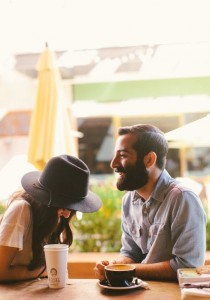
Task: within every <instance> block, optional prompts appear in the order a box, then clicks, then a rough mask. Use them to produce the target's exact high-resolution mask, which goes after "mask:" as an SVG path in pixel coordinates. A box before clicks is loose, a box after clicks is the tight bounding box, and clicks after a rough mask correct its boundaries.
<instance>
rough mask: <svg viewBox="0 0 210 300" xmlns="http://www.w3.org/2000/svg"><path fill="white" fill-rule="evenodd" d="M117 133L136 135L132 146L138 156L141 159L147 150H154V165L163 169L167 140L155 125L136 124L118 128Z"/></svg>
mask: <svg viewBox="0 0 210 300" xmlns="http://www.w3.org/2000/svg"><path fill="white" fill-rule="evenodd" d="M118 134H119V135H125V134H134V135H136V137H137V140H136V143H135V144H134V145H133V148H134V149H135V150H136V152H137V154H138V158H139V159H140V160H142V159H143V158H144V156H145V155H146V154H148V153H149V152H155V153H156V155H157V161H156V165H157V167H158V168H159V169H161V170H163V169H164V168H165V164H166V156H167V153H168V142H167V140H166V139H165V137H164V133H163V132H162V131H161V130H160V129H159V128H157V127H155V126H153V125H150V124H138V125H133V126H127V127H120V128H119V129H118Z"/></svg>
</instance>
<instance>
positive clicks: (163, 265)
mask: <svg viewBox="0 0 210 300" xmlns="http://www.w3.org/2000/svg"><path fill="white" fill-rule="evenodd" d="M114 263H124V264H134V265H135V266H136V276H137V277H139V278H140V279H147V280H148V279H150V280H169V281H170V280H173V281H175V280H177V274H176V272H174V270H173V269H172V268H171V266H170V262H169V261H163V262H158V263H154V264H141V263H138V264H136V263H135V262H134V261H133V260H132V259H131V258H129V257H126V256H118V257H117V258H116V260H115V261H114Z"/></svg>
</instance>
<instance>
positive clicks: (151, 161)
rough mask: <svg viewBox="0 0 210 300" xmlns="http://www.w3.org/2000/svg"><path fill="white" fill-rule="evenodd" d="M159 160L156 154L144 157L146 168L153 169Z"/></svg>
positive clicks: (148, 154) (151, 153) (152, 153)
mask: <svg viewBox="0 0 210 300" xmlns="http://www.w3.org/2000/svg"><path fill="white" fill-rule="evenodd" d="M156 160H157V155H156V153H155V152H152V151H151V152H149V153H147V154H146V155H145V157H144V165H145V167H146V168H149V167H151V166H152V165H154V164H155V163H156Z"/></svg>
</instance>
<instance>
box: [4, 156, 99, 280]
mask: <svg viewBox="0 0 210 300" xmlns="http://www.w3.org/2000/svg"><path fill="white" fill-rule="evenodd" d="M89 175H90V171H89V169H88V167H87V165H86V164H85V163H84V162H83V161H82V160H80V159H78V158H76V157H73V156H68V155H60V156H56V157H53V158H52V159H50V160H49V161H48V163H47V165H46V166H45V168H44V170H43V172H41V173H40V172H38V171H34V172H29V173H27V174H25V175H24V176H23V178H22V180H21V184H22V187H23V190H22V191H18V192H16V193H14V194H13V195H12V197H11V199H10V203H9V206H8V208H7V210H6V212H5V213H4V215H3V218H2V220H1V223H0V265H1V268H0V281H16V280H26V279H32V278H37V277H40V276H46V275H47V274H46V270H45V258H44V251H43V246H44V245H45V244H54V243H64V244H68V245H69V246H70V245H71V244H72V240H73V236H72V231H71V228H70V225H69V222H70V220H71V218H72V217H73V216H74V215H75V214H76V211H80V212H84V213H85V212H94V211H97V210H98V209H99V208H100V207H101V204H102V203H101V200H100V199H99V197H98V196H97V195H96V194H94V193H93V192H91V191H88V184H89Z"/></svg>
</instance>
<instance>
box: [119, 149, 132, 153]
mask: <svg viewBox="0 0 210 300" xmlns="http://www.w3.org/2000/svg"><path fill="white" fill-rule="evenodd" d="M118 152H125V153H128V152H129V151H128V150H124V149H119V150H118Z"/></svg>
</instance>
